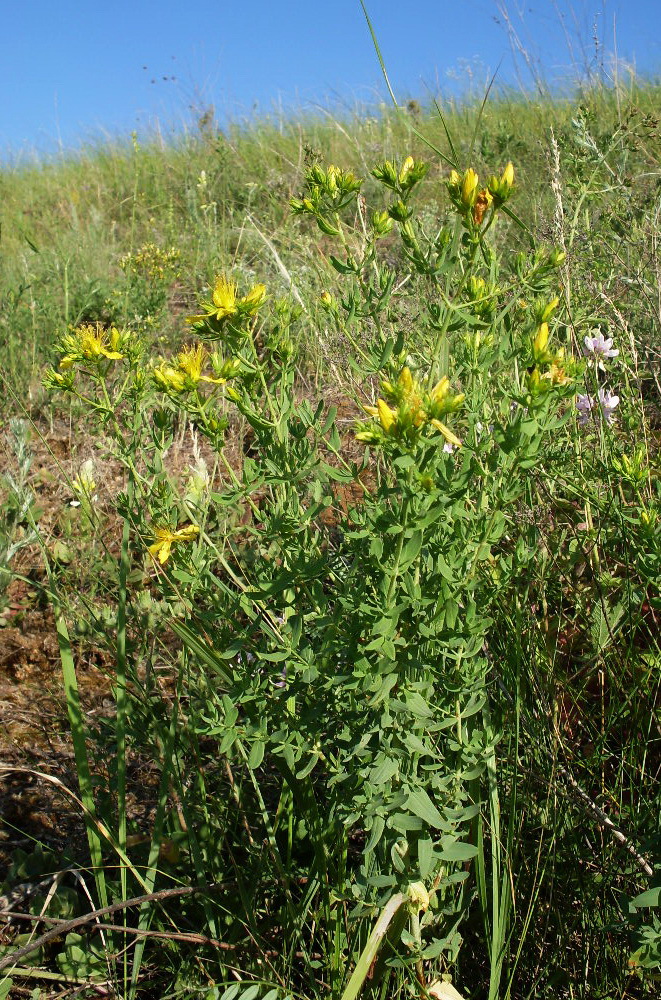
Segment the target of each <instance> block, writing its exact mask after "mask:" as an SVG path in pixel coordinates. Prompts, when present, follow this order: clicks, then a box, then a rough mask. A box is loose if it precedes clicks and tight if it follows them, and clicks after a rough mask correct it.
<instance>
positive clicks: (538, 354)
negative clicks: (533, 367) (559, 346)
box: [532, 323, 549, 362]
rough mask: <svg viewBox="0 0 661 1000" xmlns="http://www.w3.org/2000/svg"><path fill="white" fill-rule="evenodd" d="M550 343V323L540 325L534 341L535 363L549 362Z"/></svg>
mask: <svg viewBox="0 0 661 1000" xmlns="http://www.w3.org/2000/svg"><path fill="white" fill-rule="evenodd" d="M548 342H549V325H548V323H540V324H539V326H538V327H537V332H536V334H535V337H534V340H533V342H532V352H533V357H534V358H535V361H538V362H541V361H547V360H548V351H547V349H546V348H547V346H548Z"/></svg>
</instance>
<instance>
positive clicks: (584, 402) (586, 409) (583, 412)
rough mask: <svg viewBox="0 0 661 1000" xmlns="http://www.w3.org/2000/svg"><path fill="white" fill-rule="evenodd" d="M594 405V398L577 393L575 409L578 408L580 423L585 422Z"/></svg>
mask: <svg viewBox="0 0 661 1000" xmlns="http://www.w3.org/2000/svg"><path fill="white" fill-rule="evenodd" d="M593 406H594V399H593V397H592V396H588V395H586V394H585V393H579V395H578V396H577V397H576V409H577V410H578V422H579V424H581V426H582V425H583V424H587V422H588V420H589V419H590V415H591V413H592V408H593Z"/></svg>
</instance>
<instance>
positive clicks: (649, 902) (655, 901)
mask: <svg viewBox="0 0 661 1000" xmlns="http://www.w3.org/2000/svg"><path fill="white" fill-rule="evenodd" d="M631 906H635V907H636V909H638V908H640V907H644V906H661V885H656V886H654V888H652V889H646V890H645V892H641V893H640V895H639V896H636V897H635V899H632V900H631Z"/></svg>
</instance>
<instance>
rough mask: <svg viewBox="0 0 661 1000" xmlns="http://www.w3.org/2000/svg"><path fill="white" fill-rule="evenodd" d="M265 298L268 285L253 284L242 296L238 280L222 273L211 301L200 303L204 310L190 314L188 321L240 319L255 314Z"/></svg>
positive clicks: (192, 322)
mask: <svg viewBox="0 0 661 1000" xmlns="http://www.w3.org/2000/svg"><path fill="white" fill-rule="evenodd" d="M265 299H266V285H262V284H258V285H253V287H252V288H251V289H250V291H249V292H248V294H247V295H244V296H241V297H240V296H239V294H238V288H237V285H236V282H234V281H231V280H230V279H229V278H227V276H226V275H224V274H221V275H220V276H219V277H218V278H216V284H215V286H214V290H213V293H212V296H211V301H210V302H201V303H200V305H201V306H202V308H203V309H204V312H203V313H200V314H198V315H196V316H189V317H188V319H187V320H186V322H187V323H189V324H190V325H193V326H197V325H199V324H202V325H206V324H208V323H209V322H211V323H212V324H214V323H223V322H224V321H225V320H232V319H238V318H240V317H242V316H254V315H255V313H256V312H257V311H258V309H259V308H260V306H261V305H262V304H263V302H264V300H265ZM213 332H215V330H214V331H213Z"/></svg>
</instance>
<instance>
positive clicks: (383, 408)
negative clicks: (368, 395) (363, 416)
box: [376, 399, 396, 434]
mask: <svg viewBox="0 0 661 1000" xmlns="http://www.w3.org/2000/svg"><path fill="white" fill-rule="evenodd" d="M376 405H377V409H378V413H379V420H380V421H381V426H382V427H383V429H384V431H385V432H386V434H389V433H390V428H391V427H392V425H393V424H394V423H395V416H396V413H395V411H394V410H391V409H390V407H389V406H388V404H387V403H386V401H385V400H383V399H379V400H377V404H376Z"/></svg>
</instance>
